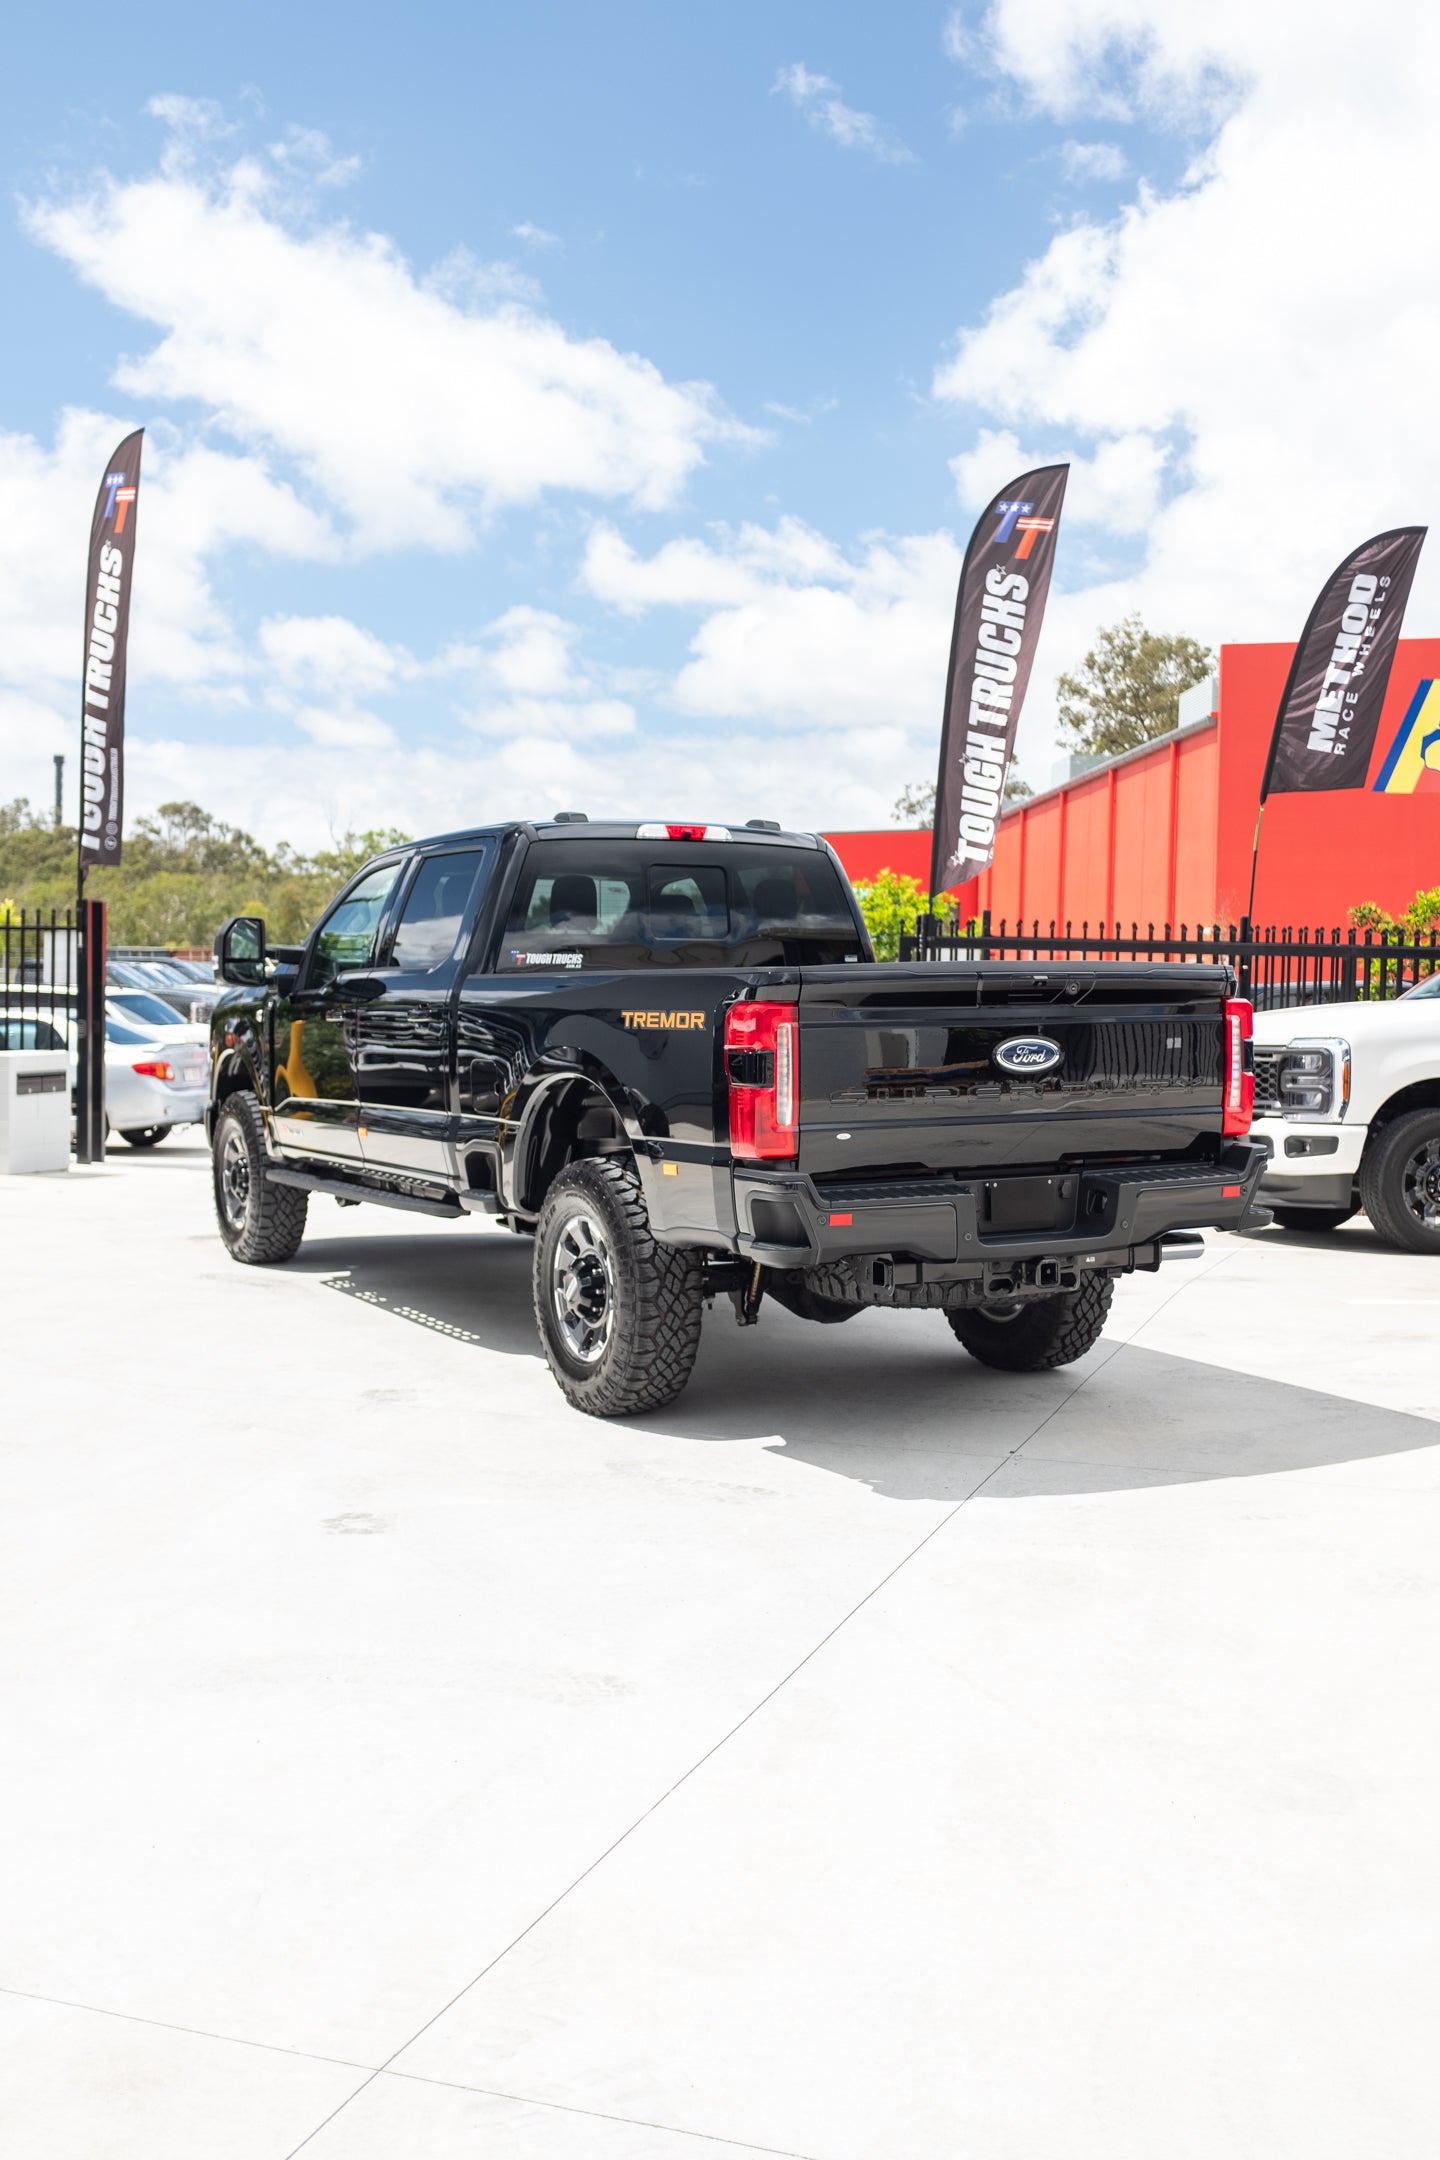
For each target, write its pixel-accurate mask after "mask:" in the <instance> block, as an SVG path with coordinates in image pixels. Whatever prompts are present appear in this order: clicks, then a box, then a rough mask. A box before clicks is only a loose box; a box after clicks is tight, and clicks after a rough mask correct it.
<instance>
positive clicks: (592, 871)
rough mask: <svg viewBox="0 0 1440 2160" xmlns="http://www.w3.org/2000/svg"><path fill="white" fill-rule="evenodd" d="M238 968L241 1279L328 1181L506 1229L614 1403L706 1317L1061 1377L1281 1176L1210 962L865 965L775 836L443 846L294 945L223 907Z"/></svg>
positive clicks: (665, 1389)
mask: <svg viewBox="0 0 1440 2160" xmlns="http://www.w3.org/2000/svg"><path fill="white" fill-rule="evenodd" d="M217 960H218V963H219V972H220V975H221V977H222V979H223V980H224V981H225V982H226V983H227V984H229V985H232V986H233V987H231V988H230V989H229V990H228V992H227V994H226V995H225V996H224V997H222V998H221V1000H220V1002H219V1004H218V1005H217V1006H216V1008H215V1013H214V1017H213V1023H212V1090H211V1102H210V1109H209V1119H208V1126H209V1131H210V1134H211V1139H212V1144H213V1152H214V1174H215V1204H216V1213H217V1217H218V1221H219V1227H220V1234H221V1236H222V1238H223V1239H224V1241H225V1244H226V1245H227V1247H228V1248H229V1250H230V1252H231V1253H232V1254H233V1255H234V1257H235V1258H236V1259H237V1260H241V1261H245V1262H248V1263H261V1264H263V1263H266V1262H272V1261H279V1260H285V1259H287V1258H289V1257H290V1255H292V1254H293V1253H294V1252H295V1250H296V1248H297V1246H298V1245H299V1243H300V1240H301V1237H302V1235H303V1233H304V1229H305V1220H306V1210H307V1206H308V1203H309V1201H310V1198H311V1196H312V1195H315V1194H329V1195H331V1196H332V1197H333V1198H335V1199H336V1200H339V1201H342V1202H354V1201H369V1202H372V1203H378V1204H379V1205H381V1206H386V1207H393V1208H405V1209H414V1210H418V1211H420V1212H422V1213H425V1214H428V1215H432V1216H437V1217H445V1218H449V1219H458V1218H461V1217H463V1216H464V1215H465V1214H467V1213H480V1214H486V1215H491V1216H495V1217H498V1218H499V1219H500V1220H501V1221H502V1222H504V1223H506V1224H507V1225H508V1226H509V1227H510V1228H511V1229H512V1230H516V1231H520V1232H523V1233H527V1234H529V1235H532V1236H533V1238H534V1299H535V1314H536V1320H537V1323H538V1327H539V1334H540V1340H541V1343H542V1344H543V1347H544V1351H545V1355H546V1357H547V1359H548V1360H549V1363H550V1367H551V1370H552V1371H553V1373H554V1376H555V1378H556V1380H557V1381H558V1383H559V1385H560V1387H561V1388H562V1390H563V1391H564V1393H565V1394H566V1396H567V1397H568V1398H569V1400H570V1401H571V1402H572V1403H574V1404H575V1405H576V1406H577V1407H578V1408H580V1409H582V1410H586V1411H589V1412H591V1413H593V1414H595V1415H598V1416H614V1415H618V1414H624V1413H627V1412H633V1411H638V1410H645V1409H650V1408H653V1407H656V1406H658V1405H659V1404H662V1403H665V1402H669V1401H670V1400H672V1399H673V1398H674V1397H675V1396H676V1395H678V1394H679V1392H680V1391H681V1389H682V1388H683V1387H684V1386H685V1383H686V1381H687V1380H688V1378H689V1375H690V1370H691V1367H692V1365H693V1363H694V1359H695V1353H696V1349H697V1346H698V1342H699V1336H700V1322H701V1313H702V1308H703V1306H704V1304H705V1303H706V1302H707V1301H708V1300H709V1299H712V1298H714V1297H715V1296H717V1295H725V1296H728V1297H729V1298H730V1299H731V1301H732V1302H733V1304H734V1306H735V1311H736V1315H737V1317H738V1319H739V1320H740V1321H741V1323H742V1324H749V1323H751V1322H753V1321H754V1320H755V1319H756V1317H757V1315H758V1313H759V1311H760V1308H761V1304H762V1301H763V1300H764V1299H766V1298H769V1299H772V1300H773V1301H774V1302H776V1303H777V1304H779V1305H781V1306H784V1307H786V1308H788V1310H789V1311H791V1312H792V1313H796V1314H799V1315H801V1316H802V1317H804V1318H806V1319H809V1320H814V1321H818V1322H822V1323H828V1324H835V1323H839V1322H843V1321H846V1320H848V1319H850V1318H852V1317H853V1316H854V1315H855V1314H856V1313H857V1312H859V1311H861V1310H862V1309H864V1308H865V1307H867V1306H898V1307H905V1308H913V1307H924V1308H933V1309H934V1310H936V1311H937V1312H940V1313H943V1314H944V1316H945V1319H946V1321H947V1322H948V1324H949V1326H950V1328H951V1329H952V1331H953V1332H954V1334H955V1335H956V1336H957V1338H958V1339H959V1341H960V1342H961V1343H962V1344H963V1345H964V1347H965V1348H966V1349H967V1350H968V1351H969V1352H970V1353H971V1354H972V1355H973V1356H975V1357H977V1358H980V1359H982V1360H983V1361H985V1362H986V1363H988V1364H990V1365H995V1366H999V1367H1002V1368H1004V1369H1006V1370H1008V1371H1028V1370H1033V1369H1035V1368H1037V1367H1042V1366H1050V1365H1059V1364H1063V1363H1065V1362H1067V1361H1069V1360H1070V1359H1072V1358H1076V1357H1079V1356H1081V1355H1082V1354H1083V1353H1084V1352H1085V1351H1086V1350H1088V1349H1089V1348H1090V1346H1091V1345H1092V1344H1093V1343H1094V1341H1095V1340H1096V1338H1097V1337H1098V1336H1099V1334H1100V1332H1101V1329H1102V1328H1103V1326H1104V1323H1105V1317H1106V1314H1107V1312H1108V1310H1109V1305H1110V1300H1111V1297H1112V1294H1113V1290H1114V1285H1115V1281H1116V1279H1117V1278H1118V1277H1119V1276H1120V1275H1122V1274H1124V1273H1125V1272H1126V1271H1127V1270H1129V1269H1132V1268H1155V1267H1158V1266H1159V1264H1160V1262H1161V1260H1162V1259H1164V1258H1165V1257H1166V1255H1167V1254H1169V1253H1178V1252H1182V1251H1185V1250H1193V1249H1194V1248H1195V1247H1196V1246H1198V1245H1199V1244H1200V1242H1201V1241H1200V1239H1199V1236H1198V1233H1199V1231H1200V1230H1201V1229H1202V1228H1204V1227H1206V1226H1217V1227H1221V1228H1228V1229H1233V1228H1237V1227H1239V1225H1240V1224H1241V1223H1242V1222H1243V1221H1244V1220H1245V1218H1246V1216H1247V1214H1248V1213H1250V1211H1251V1208H1252V1203H1253V1200H1254V1196H1255V1190H1256V1186H1257V1184H1258V1181H1259V1178H1260V1175H1261V1171H1262V1169H1263V1167H1264V1163H1265V1155H1264V1151H1263V1150H1262V1149H1260V1148H1259V1147H1257V1146H1255V1145H1253V1144H1252V1143H1251V1142H1250V1141H1249V1140H1248V1139H1247V1137H1246V1134H1247V1131H1248V1127H1249V1122H1250V1101H1251V1092H1252V1088H1253V1079H1252V1075H1251V1071H1250V1025H1251V1016H1250V1008H1249V1006H1248V1005H1247V1004H1244V1003H1242V1002H1240V1001H1239V1000H1237V999H1235V998H1234V997H1233V996H1232V995H1231V990H1232V987H1233V985H1232V982H1231V979H1230V976H1229V974H1228V971H1227V970H1225V969H1223V968H1212V967H1204V966H1194V965H1185V964H1169V965H1166V964H1151V963H1148V962H1140V963H1134V964H1129V963H1120V964H1117V963H1109V964H1098V963H1097V964H1086V965H1082V966H1076V965H1072V964H1070V963H1068V962H1067V963H1065V964H1063V965H1059V966H1047V965H1039V964H1036V965H1031V964H1028V963H993V964H992V963H988V962H982V963H978V964H965V965H936V964H933V963H930V964H922V965H916V966H896V965H892V964H881V963H877V962H876V960H875V957H874V953H873V951H872V949H871V945H870V941H869V938H868V936H867V934H866V930H865V924H864V920H863V917H862V915H861V913H860V909H859V906H858V904H857V902H856V899H855V896H854V894H853V893H852V891H851V889H850V886H849V884H848V882H847V880H846V878H845V874H844V871H843V870H842V869H841V867H840V864H839V861H838V859H837V858H836V856H835V854H834V853H833V851H832V850H831V849H830V847H829V846H828V845H827V844H826V842H825V841H824V840H823V839H820V838H818V837H817V836H815V835H814V834H809V833H791V832H782V831H781V830H780V829H779V828H778V827H777V826H774V825H771V824H767V823H764V822H762V821H752V822H751V823H749V824H747V825H744V826H725V825H712V824H706V825H699V824H694V825H692V824H676V823H670V822H666V823H640V824H635V823H604V824H598V823H597V824H591V823H589V822H588V821H587V820H585V819H583V818H581V817H579V816H578V815H575V814H570V815H564V814H562V815H560V816H557V817H556V818H555V819H554V820H552V821H549V822H537V823H533V824H530V823H520V822H514V823H508V824H503V825H493V826H487V827H484V828H480V829H477V830H474V831H467V832H460V833H451V834H448V835H446V836H445V837H443V838H440V839H434V840H425V841H421V842H417V843H415V844H414V845H409V846H404V847H397V848H394V849H392V850H390V851H389V852H388V853H386V854H384V855H382V856H379V857H378V858H377V859H376V860H375V861H373V862H371V863H369V864H368V865H367V866H366V867H365V868H364V869H363V870H362V871H361V872H360V874H359V875H358V876H357V877H356V878H354V879H353V880H352V881H351V883H350V885H349V886H348V887H347V889H346V890H345V892H343V893H342V894H341V896H340V898H339V899H338V900H337V901H336V902H335V903H334V905H333V906H332V907H331V908H330V910H329V911H328V913H327V914H326V915H325V916H324V917H323V919H322V920H321V921H320V922H319V924H318V925H317V926H316V928H315V929H314V930H313V931H312V933H311V935H310V937H309V939H308V940H307V941H306V943H305V945H304V946H303V947H270V948H268V949H267V946H266V940H265V929H264V924H263V922H261V921H260V919H259V918H257V917H254V916H238V917H233V918H232V919H231V920H230V921H229V922H227V923H226V924H225V925H224V927H223V928H222V930H221V932H220V933H219V937H218V940H217ZM1262 1219H1263V1218H1262Z"/></svg>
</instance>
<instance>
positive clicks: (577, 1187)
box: [534, 1160, 702, 1417]
mask: <svg viewBox="0 0 1440 2160" xmlns="http://www.w3.org/2000/svg"><path fill="white" fill-rule="evenodd" d="M701 1286H702V1273H701V1261H700V1255H699V1253H698V1252H693V1251H688V1250H680V1249H679V1248H676V1247H674V1246H669V1245H660V1244H657V1243H656V1240H655V1238H654V1235H653V1234H652V1232H651V1229H650V1218H649V1216H648V1215H647V1214H646V1212H645V1202H644V1199H643V1197H642V1195H641V1191H640V1183H639V1180H638V1178H637V1177H636V1176H635V1174H634V1172H633V1170H629V1169H626V1168H624V1167H622V1166H621V1165H620V1164H619V1163H615V1162H606V1161H601V1160H593V1161H586V1162H578V1163H573V1164H572V1165H571V1166H570V1168H569V1169H568V1170H562V1171H561V1173H560V1175H559V1177H557V1178H556V1180H555V1182H554V1184H553V1185H552V1186H551V1187H550V1190H549V1192H548V1193H547V1194H546V1196H545V1204H544V1206H543V1208H542V1209H541V1211H540V1220H539V1222H538V1223H537V1225H536V1229H535V1262H534V1295H535V1319H536V1323H537V1325H538V1327H539V1330H540V1340H541V1343H542V1344H543V1345H544V1349H545V1356H546V1359H547V1361H548V1363H549V1366H550V1370H551V1372H552V1373H553V1374H554V1375H555V1379H556V1381H557V1382H558V1384H559V1387H560V1391H561V1393H562V1394H563V1395H564V1397H565V1399H566V1401H567V1402H570V1403H573V1404H574V1406H575V1408H576V1409H577V1410H584V1411H587V1412H588V1413H589V1415H590V1416H591V1417H628V1416H630V1415H631V1414H632V1413H633V1412H635V1411H637V1410H655V1409H658V1408H659V1407H660V1406H661V1404H663V1403H668V1402H673V1401H674V1400H675V1397H676V1396H677V1395H678V1394H680V1392H681V1391H682V1389H683V1388H684V1386H685V1383H686V1382H687V1380H688V1379H689V1378H690V1372H691V1368H692V1366H693V1365H694V1363H695V1353H696V1351H697V1350H698V1348H699V1346H700V1315H701Z"/></svg>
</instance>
